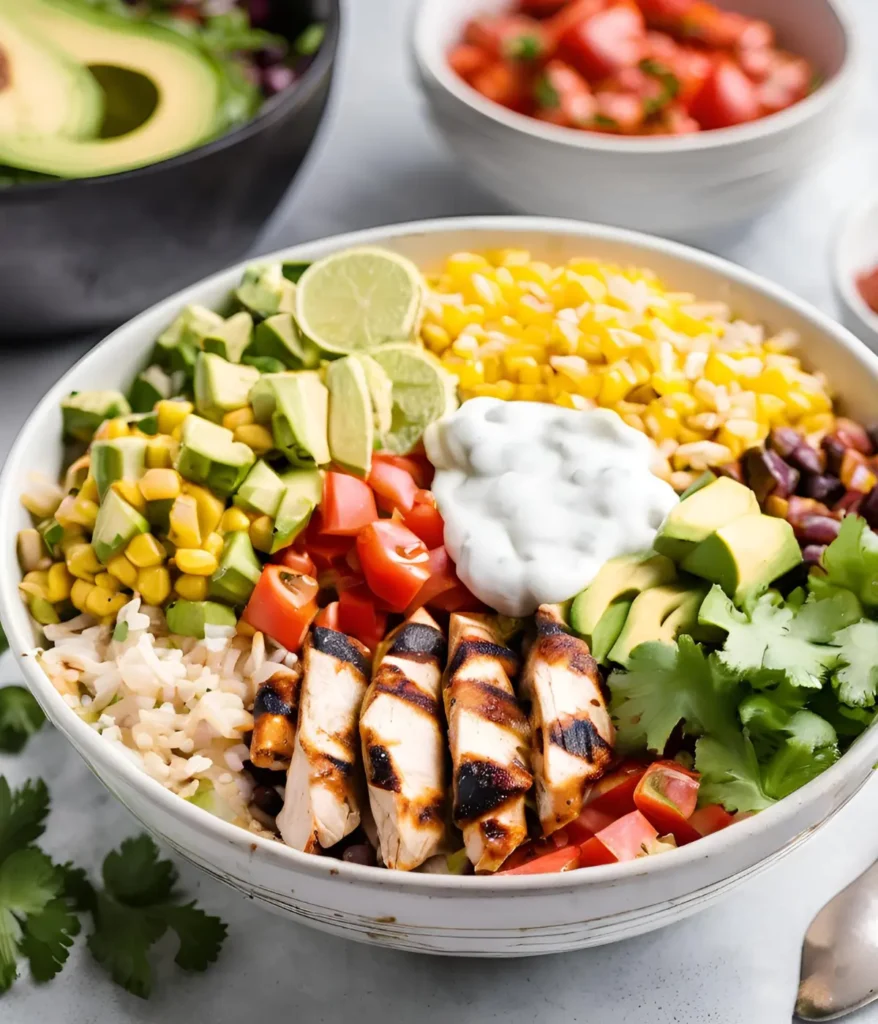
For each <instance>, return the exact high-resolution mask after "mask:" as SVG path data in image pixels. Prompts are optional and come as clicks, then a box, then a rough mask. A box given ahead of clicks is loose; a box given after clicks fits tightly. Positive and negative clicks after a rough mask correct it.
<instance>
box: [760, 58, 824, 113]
mask: <svg viewBox="0 0 878 1024" xmlns="http://www.w3.org/2000/svg"><path fill="white" fill-rule="evenodd" d="M810 88H811V67H810V65H809V64H808V62H807V61H806V60H804V59H803V58H802V57H791V56H790V55H789V54H785V53H774V55H773V60H772V62H771V64H770V66H769V69H768V72H767V74H766V76H765V78H764V79H763V81H762V82H760V84H759V87H758V94H759V102H760V103H761V105H762V111H763V113H766V114H774V113H777V112H778V111H779V110H786V108H787V107H791V106H792V105H793V104H794V103H798V102H799V100H802V99H804V98H805V97H806V96H807V95H808V91H809V89H810Z"/></svg>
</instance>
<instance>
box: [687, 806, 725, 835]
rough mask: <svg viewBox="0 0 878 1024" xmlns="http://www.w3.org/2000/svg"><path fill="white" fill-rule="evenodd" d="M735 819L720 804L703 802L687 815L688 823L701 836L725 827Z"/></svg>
mask: <svg viewBox="0 0 878 1024" xmlns="http://www.w3.org/2000/svg"><path fill="white" fill-rule="evenodd" d="M734 820H735V819H734V818H733V817H732V816H731V814H729V812H728V811H727V810H726V809H725V807H723V806H722V804H705V805H704V807H699V808H698V810H696V811H694V812H693V813H692V814H691V815H690V816H689V824H690V825H691V826H692V827H693V828H694V829H695V831H696V832H697V833H698V834H699V835H702V836H709V835H710V834H711V833H713V832H719V831H720V829H723V828H727V827H728V826H729V825H731V824H732V822H733V821H734Z"/></svg>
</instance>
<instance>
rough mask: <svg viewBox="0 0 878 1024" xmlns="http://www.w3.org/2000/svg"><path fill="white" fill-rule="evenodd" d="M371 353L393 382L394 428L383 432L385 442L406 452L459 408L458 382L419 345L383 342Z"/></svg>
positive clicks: (385, 444)
mask: <svg viewBox="0 0 878 1024" xmlns="http://www.w3.org/2000/svg"><path fill="white" fill-rule="evenodd" d="M370 355H371V356H372V358H373V359H374V360H375V362H376V363H378V365H379V366H380V367H381V369H382V370H384V372H385V373H386V374H387V376H388V377H389V378H390V380H391V381H392V383H393V392H392V398H393V409H392V413H391V422H390V430H389V431H387V432H386V433H384V434H382V436H381V443H382V444H383V446H384V447H385V448H386V449H388V451H391V452H396V454H397V455H405V454H406V453H407V452H410V451H411V450H412V448H414V447H415V445H416V444H417V443H418V441H420V440H421V436H422V435H423V433H424V430H425V429H426V428H427V427H428V426H429V424H431V423H432V422H433V421H434V420H438V419H441V418H442V417H443V416H446V415H447V414H448V413H451V412H454V410H455V409H456V408H457V382H456V380H455V378H454V377H452V376H451V374H450V373H448V372H447V371H446V370H444V369H443V368H442V365H441V364H440V362H439V360H438V359H437V358H436V357H435V356H434V355H432V354H431V353H430V352H427V351H425V350H424V349H422V348H418V347H417V345H382V346H381V348H376V349H373V350H372V352H371V353H370Z"/></svg>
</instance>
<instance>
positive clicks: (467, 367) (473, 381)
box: [451, 361, 485, 390]
mask: <svg viewBox="0 0 878 1024" xmlns="http://www.w3.org/2000/svg"><path fill="white" fill-rule="evenodd" d="M451 372H452V373H454V374H455V375H456V376H457V382H458V384H459V385H460V387H461V388H463V389H464V390H468V389H469V388H474V387H477V386H478V385H479V384H484V383H485V367H484V365H483V364H482V363H481V362H479V361H476V362H474V363H463V364H457V365H455V366H454V367H453V368H451Z"/></svg>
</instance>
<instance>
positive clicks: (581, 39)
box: [558, 3, 646, 82]
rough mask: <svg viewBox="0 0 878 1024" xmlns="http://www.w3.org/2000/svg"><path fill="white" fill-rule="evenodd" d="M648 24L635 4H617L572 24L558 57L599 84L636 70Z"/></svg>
mask: <svg viewBox="0 0 878 1024" xmlns="http://www.w3.org/2000/svg"><path fill="white" fill-rule="evenodd" d="M645 44H646V25H645V24H644V21H643V15H642V14H641V13H640V11H639V10H638V8H637V7H636V6H635V5H634V4H633V3H630V4H629V3H615V4H613V6H612V7H608V8H607V9H606V10H603V11H598V12H597V13H596V14H593V15H592V16H591V17H590V18H587V19H586V20H584V21H580V22H577V23H576V24H574V25H571V26H570V28H568V29H567V31H566V32H565V33H564V35H563V36H562V37H561V38H560V39H559V41H558V55H559V56H560V57H562V58H563V59H564V60H566V61H568V62H569V63H570V64H572V65H573V66H574V67H575V68H577V70H579V71H581V72H582V74H583V75H585V77H586V78H587V79H588V80H589V81H592V82H598V81H600V80H601V79H603V78H608V77H609V76H610V75H614V74H616V73H617V72H619V71H621V70H622V68H628V67H633V66H634V65H635V64H637V62H638V61H639V60H640V59H641V58H642V57H643V53H644V47H645Z"/></svg>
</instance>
